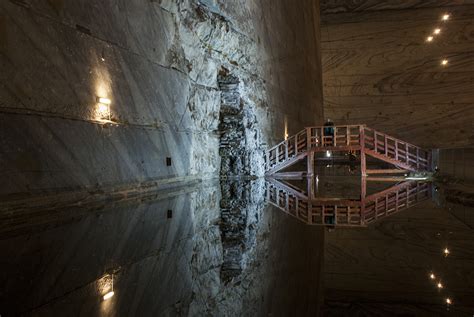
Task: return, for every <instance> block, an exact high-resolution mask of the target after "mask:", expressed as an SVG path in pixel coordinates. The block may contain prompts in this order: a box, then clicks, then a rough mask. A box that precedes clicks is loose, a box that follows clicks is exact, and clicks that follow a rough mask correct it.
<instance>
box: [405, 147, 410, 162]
mask: <svg viewBox="0 0 474 317" xmlns="http://www.w3.org/2000/svg"><path fill="white" fill-rule="evenodd" d="M405 151H406V152H405V155H406V156H407V157H406V159H407V161H406V162H407V164H408V165H410V155H408V143H405Z"/></svg>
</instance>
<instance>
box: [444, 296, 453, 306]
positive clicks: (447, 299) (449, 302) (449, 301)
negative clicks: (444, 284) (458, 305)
mask: <svg viewBox="0 0 474 317" xmlns="http://www.w3.org/2000/svg"><path fill="white" fill-rule="evenodd" d="M452 303H453V301H452V300H451V298H449V297H448V298H446V304H448V305H451V304H452Z"/></svg>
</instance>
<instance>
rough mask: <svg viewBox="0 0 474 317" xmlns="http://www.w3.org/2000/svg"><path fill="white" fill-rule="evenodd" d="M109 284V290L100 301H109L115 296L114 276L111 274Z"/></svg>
mask: <svg viewBox="0 0 474 317" xmlns="http://www.w3.org/2000/svg"><path fill="white" fill-rule="evenodd" d="M110 283H111V284H110V290H109V291H108V292H107V293H106V294H105V295H104V296H102V299H103V300H104V301H106V300H109V299H111V298H112V297H113V296H114V295H115V292H114V275H113V274H112V275H111V282H110Z"/></svg>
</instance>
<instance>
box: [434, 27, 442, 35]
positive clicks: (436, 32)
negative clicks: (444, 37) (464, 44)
mask: <svg viewBox="0 0 474 317" xmlns="http://www.w3.org/2000/svg"><path fill="white" fill-rule="evenodd" d="M433 33H434V34H439V33H441V29H439V28H438V29H435V30H434V32H433Z"/></svg>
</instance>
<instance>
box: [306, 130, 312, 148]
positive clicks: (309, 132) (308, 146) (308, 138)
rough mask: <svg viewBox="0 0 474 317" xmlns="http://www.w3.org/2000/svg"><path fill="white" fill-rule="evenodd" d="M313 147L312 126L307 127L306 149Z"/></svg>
mask: <svg viewBox="0 0 474 317" xmlns="http://www.w3.org/2000/svg"><path fill="white" fill-rule="evenodd" d="M310 149H311V128H306V150H308V151H309V150H310Z"/></svg>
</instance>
